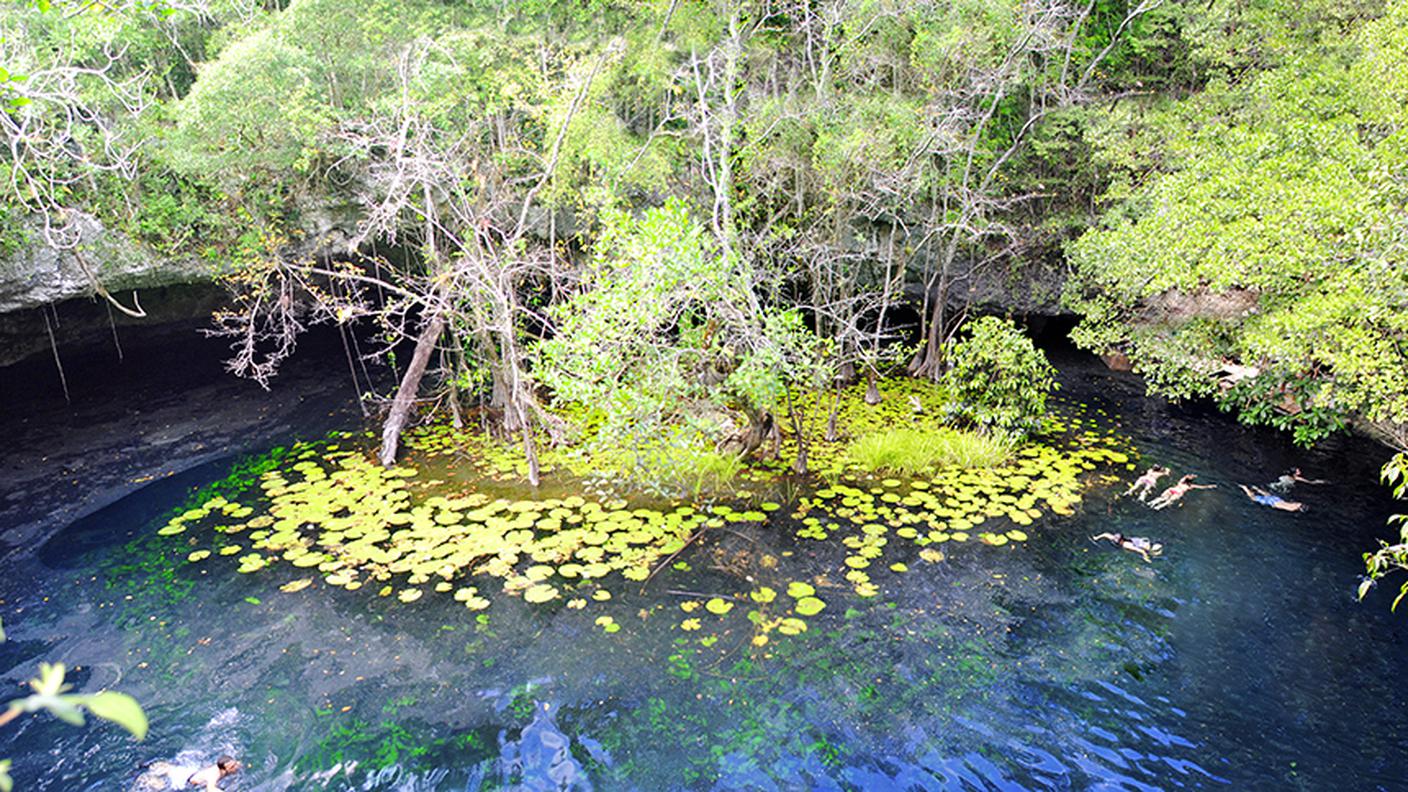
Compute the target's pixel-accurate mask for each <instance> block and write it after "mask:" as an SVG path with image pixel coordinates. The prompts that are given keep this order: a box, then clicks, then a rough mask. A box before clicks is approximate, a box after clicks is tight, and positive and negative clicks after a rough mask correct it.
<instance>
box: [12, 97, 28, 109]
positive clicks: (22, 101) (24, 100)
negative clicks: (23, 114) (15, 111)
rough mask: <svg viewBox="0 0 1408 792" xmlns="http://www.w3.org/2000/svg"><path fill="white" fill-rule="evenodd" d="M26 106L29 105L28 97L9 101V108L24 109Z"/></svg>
mask: <svg viewBox="0 0 1408 792" xmlns="http://www.w3.org/2000/svg"><path fill="white" fill-rule="evenodd" d="M27 104H30V99H29V97H28V96H16V97H15V98H14V99H11V100H10V106H11V107H24V106H25V105H27Z"/></svg>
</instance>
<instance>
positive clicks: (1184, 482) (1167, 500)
mask: <svg viewBox="0 0 1408 792" xmlns="http://www.w3.org/2000/svg"><path fill="white" fill-rule="evenodd" d="M1195 478H1197V476H1196V475H1194V474H1192V473H1189V474H1188V475H1186V476H1184V477H1183V478H1181V479H1179V480H1178V483H1177V484H1174V485H1173V486H1172V487H1169V488H1168V489H1166V490H1164V491H1163V492H1162V493H1160V494H1159V497H1157V498H1155V499H1153V500H1152V501H1149V508H1151V509H1167V508H1168V507H1170V506H1172V505H1173V504H1175V503H1177V502H1178V501H1179V500H1180V499H1182V498H1183V496H1184V495H1187V494H1188V493H1189V491H1191V490H1195V489H1217V485H1216V484H1194V483H1193V479H1195Z"/></svg>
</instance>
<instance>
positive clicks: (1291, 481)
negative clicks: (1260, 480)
mask: <svg viewBox="0 0 1408 792" xmlns="http://www.w3.org/2000/svg"><path fill="white" fill-rule="evenodd" d="M1329 483H1330V482H1328V481H1325V480H1324V479H1308V478H1306V477H1305V475H1304V474H1303V473H1301V470H1300V468H1291V469H1290V470H1288V471H1286V472H1285V473H1282V474H1281V476H1280V478H1278V479H1276V480H1275V481H1273V482H1271V483H1270V484H1267V485H1266V488H1267V489H1269V490H1271V491H1272V492H1276V493H1280V494H1282V495H1287V494H1289V493H1290V491H1291V489H1292V488H1294V487H1295V485H1297V484H1329Z"/></svg>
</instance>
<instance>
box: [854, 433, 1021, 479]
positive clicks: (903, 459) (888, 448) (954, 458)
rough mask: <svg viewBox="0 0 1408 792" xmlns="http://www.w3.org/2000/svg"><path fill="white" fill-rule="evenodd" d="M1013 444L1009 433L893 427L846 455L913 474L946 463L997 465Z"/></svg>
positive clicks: (867, 465)
mask: <svg viewBox="0 0 1408 792" xmlns="http://www.w3.org/2000/svg"><path fill="white" fill-rule="evenodd" d="M1013 445H1014V444H1013V443H1012V441H1011V440H1010V439H1008V438H1006V437H1002V436H994V435H981V434H978V433H976V432H965V431H962V430H958V429H948V428H944V427H940V428H937V429H929V430H921V429H890V430H888V431H885V432H880V433H877V434H868V435H865V436H863V437H861V438H859V439H857V440H855V441H854V442H852V443H851V444H850V445H849V446H848V447H847V448H846V455H847V456H848V457H849V458H850V459H852V460H854V461H855V462H857V463H858V464H859V465H860V467H861V468H863V469H864V470H868V471H877V470H886V471H890V472H894V473H903V474H906V475H913V474H916V473H922V472H925V471H928V470H932V469H934V468H936V467H940V466H943V465H953V466H956V467H990V466H992V465H997V464H999V463H1001V462H1002V461H1003V460H1005V459H1007V458H1008V457H1009V456H1011V454H1012V450H1013Z"/></svg>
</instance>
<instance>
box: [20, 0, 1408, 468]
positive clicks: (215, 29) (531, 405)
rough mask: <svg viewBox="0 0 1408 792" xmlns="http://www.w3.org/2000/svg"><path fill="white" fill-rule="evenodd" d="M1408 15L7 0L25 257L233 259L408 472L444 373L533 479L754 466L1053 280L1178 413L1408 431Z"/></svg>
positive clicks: (1357, 9) (1086, 342)
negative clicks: (1014, 297)
mask: <svg viewBox="0 0 1408 792" xmlns="http://www.w3.org/2000/svg"><path fill="white" fill-rule="evenodd" d="M1405 30H1408V3H1405V2H1401V1H1400V0H1392V1H1391V2H1387V3H1381V2H1375V1H1373V0H1366V1H1365V2H1353V3H1339V2H1328V1H1327V0H1326V1H1321V0H1316V1H1315V2H1307V3H1290V2H1283V1H1281V0H1251V1H1250V2H1231V1H1230V0H1212V2H1196V3H1193V2H1175V1H1173V0H1166V1H1163V2H1161V1H1160V0H1139V1H1138V2H1126V1H1125V0H1069V1H1067V0H926V1H921V2H898V0H827V1H824V2H807V1H803V0H775V1H772V2H768V1H766V0H652V1H650V2H635V1H634V0H632V1H630V2H625V1H622V2H612V1H610V0H592V1H591V2H567V1H565V0H528V1H525V2H488V0H480V1H479V2H466V3H448V2H436V1H435V0H413V1H412V2H387V1H383V0H377V1H376V2H365V3H361V2H359V3H346V2H336V0H292V1H291V2H278V1H277V0H267V1H266V2H258V1H257V0H174V1H171V2H167V1H165V0H150V1H148V0H129V1H128V2H117V3H104V4H98V3H88V2H81V1H79V0H73V1H71V2H15V1H14V0H11V1H10V2H6V3H5V4H4V5H3V6H0V67H3V68H0V103H3V106H4V110H3V112H0V129H3V134H4V142H5V144H6V145H5V147H4V150H5V155H4V159H3V161H0V172H3V176H4V179H3V182H4V185H5V187H4V189H5V191H6V195H7V201H6V202H5V205H4V206H3V208H2V209H0V211H3V215H0V249H3V250H6V251H14V250H17V249H20V248H22V247H24V246H26V245H36V244H43V245H49V246H52V247H58V248H63V249H68V250H72V251H73V252H74V254H75V255H76V256H77V258H78V260H79V261H80V262H83V261H84V258H83V257H82V255H81V251H82V248H83V245H82V244H81V239H82V237H81V234H80V233H79V229H80V228H81V222H80V221H81V219H82V218H84V217H94V218H97V219H98V220H100V221H101V222H102V223H103V224H104V225H105V226H107V227H108V228H109V229H112V230H114V231H117V232H120V233H123V234H125V235H128V236H130V237H132V238H134V239H138V240H140V241H141V242H142V243H144V244H146V245H148V246H149V247H150V248H151V249H152V250H153V251H154V253H155V254H159V255H167V256H195V257H199V258H200V259H202V260H204V261H205V262H207V263H208V266H209V267H210V269H211V271H212V272H214V273H218V274H219V276H220V277H222V278H223V279H224V280H225V281H226V282H227V283H228V284H229V286H230V289H231V292H232V303H231V307H230V309H229V310H227V311H224V312H222V313H221V314H219V315H218V316H217V317H216V327H217V329H218V331H219V332H222V333H224V334H226V335H228V336H229V337H230V339H231V342H232V345H233V356H232V360H231V368H232V370H234V371H236V372H237V373H240V374H244V375H248V376H252V377H255V378H257V379H259V380H261V381H266V380H268V379H269V378H270V377H272V376H274V374H275V373H276V371H277V366H278V364H279V362H280V361H281V360H283V359H284V358H286V357H287V355H288V354H289V353H290V352H291V350H292V349H293V347H294V344H295V343H296V340H297V337H298V334H299V333H300V332H301V331H302V330H303V329H304V328H306V327H307V326H308V325H310V324H311V323H317V322H332V323H337V324H339V325H353V326H356V327H359V328H361V331H362V332H371V333H372V334H373V335H374V336H375V337H376V338H377V339H378V340H379V342H380V344H381V347H380V350H379V351H376V352H373V354H379V355H380V356H381V357H382V358H383V359H385V360H388V361H390V362H392V363H393V365H394V367H395V371H396V374H397V386H396V388H395V389H394V392H393V393H389V394H386V399H385V400H384V401H385V403H386V404H387V406H388V413H387V419H386V424H385V426H386V430H385V434H384V444H383V449H382V455H383V458H384V460H385V461H387V462H388V463H389V462H390V461H391V460H393V459H394V458H395V456H396V449H397V439H398V436H399V432H400V430H401V428H402V427H403V426H404V425H405V424H406V423H407V421H409V420H410V419H411V414H412V409H413V402H414V399H415V398H416V397H417V395H423V394H424V393H426V392H428V391H431V390H434V391H436V392H437V393H439V394H440V396H441V398H443V399H444V400H445V401H444V403H445V404H446V405H447V406H448V407H449V408H450V409H452V410H455V411H456V415H457V418H458V410H459V409H460V407H461V404H462V403H468V400H469V399H472V398H474V397H482V398H483V401H484V403H486V404H487V405H488V406H489V407H490V408H491V409H492V411H493V414H494V415H495V416H497V419H498V423H499V426H500V428H501V429H502V430H503V431H504V432H506V433H508V434H509V435H511V436H514V437H518V438H521V440H522V442H523V443H524V446H525V450H526V452H527V454H528V456H529V458H530V459H531V458H533V457H534V444H535V443H539V442H559V441H561V440H563V439H564V438H566V437H569V436H571V435H572V434H573V433H574V432H575V431H576V430H577V429H578V428H580V427H579V426H576V425H575V424H580V423H583V422H589V423H592V425H594V426H598V427H606V429H607V431H606V432H605V434H606V435H608V436H610V437H611V438H612V439H613V440H614V441H616V442H624V443H631V442H634V441H635V438H638V437H639V436H641V435H642V434H655V435H658V434H659V433H661V432H672V433H681V434H680V436H682V437H692V438H695V439H696V440H697V442H698V443H700V444H701V447H702V446H703V445H707V444H710V443H712V444H714V445H715V447H718V448H725V447H726V448H730V449H732V450H734V451H736V452H738V453H742V454H747V453H749V452H751V451H753V450H755V449H756V448H758V447H759V445H760V444H761V443H762V442H763V441H764V439H765V437H766V435H767V434H768V433H770V432H776V431H777V427H776V425H775V424H774V415H775V414H777V413H778V412H779V409H780V407H781V406H782V405H783V404H784V403H785V402H786V401H787V399H789V398H790V397H791V394H792V393H793V390H794V389H816V388H819V387H823V388H824V387H826V386H827V384H828V383H830V382H832V381H834V380H835V379H836V378H837V377H842V378H850V377H854V376H856V375H857V374H858V373H859V374H862V375H864V374H867V373H870V374H874V373H876V372H878V371H881V370H884V369H893V368H897V367H905V368H907V369H908V371H909V373H911V374H915V375H918V376H923V377H928V378H930V379H933V380H935V381H940V380H943V379H944V377H945V373H946V372H947V371H948V370H949V369H950V368H951V366H952V361H951V360H950V359H949V358H950V355H949V354H947V352H948V350H950V349H952V345H953V341H954V340H955V339H956V338H959V337H961V336H962V335H964V334H965V331H964V329H963V328H964V325H965V322H966V320H967V319H968V318H969V315H970V314H971V313H974V311H975V308H976V306H973V305H971V300H970V295H971V292H972V287H973V284H974V283H975V282H976V281H977V280H979V279H982V278H985V277H986V278H989V279H992V278H996V279H997V280H999V281H1001V280H1002V279H1006V280H1007V282H1009V283H1014V284H1028V287H1031V286H1030V284H1038V283H1040V282H1041V281H1040V280H1039V279H1033V276H1032V273H1034V272H1048V271H1051V270H1053V269H1054V270H1055V271H1057V272H1058V273H1063V272H1068V273H1069V277H1068V278H1065V279H1064V280H1065V284H1064V295H1063V297H1062V302H1063V304H1064V305H1065V306H1066V308H1067V309H1069V310H1071V311H1073V312H1075V313H1076V314H1078V315H1079V316H1080V317H1081V323H1080V325H1079V327H1078V328H1077V330H1076V332H1075V334H1074V338H1075V340H1076V341H1077V343H1079V344H1080V345H1082V346H1084V347H1086V348H1089V349H1091V350H1093V351H1096V352H1099V353H1102V354H1122V355H1124V356H1127V357H1128V359H1129V360H1130V361H1131V363H1132V365H1133V367H1134V370H1135V371H1136V372H1138V373H1140V374H1142V375H1143V376H1144V377H1145V378H1146V380H1147V382H1148V384H1149V387H1150V389H1151V391H1154V392H1157V393H1161V394H1165V395H1169V396H1173V397H1193V396H1205V397H1215V398H1217V399H1218V400H1219V401H1220V402H1221V403H1223V404H1224V406H1226V407H1227V408H1229V409H1235V410H1237V411H1238V413H1239V414H1240V416H1241V417H1242V418H1243V419H1245V420H1247V421H1249V422H1259V423H1270V424H1273V425H1277V426H1281V427H1283V428H1287V429H1290V430H1292V431H1294V433H1295V436H1296V438H1297V439H1298V440H1299V441H1302V442H1305V443H1310V442H1314V441H1316V440H1318V439H1320V438H1322V437H1324V436H1326V435H1327V434H1328V433H1331V432H1333V431H1337V430H1340V429H1342V428H1344V427H1346V426H1347V425H1350V424H1358V425H1360V426H1363V427H1368V428H1372V429H1373V430H1374V431H1376V432H1377V433H1378V434H1379V436H1380V437H1381V438H1382V439H1384V440H1385V441H1386V442H1387V443H1389V444H1390V445H1391V446H1393V447H1395V448H1397V449H1400V450H1401V449H1403V448H1404V446H1405V444H1408V435H1405V433H1404V431H1403V428H1402V427H1403V425H1404V423H1405V421H1408V376H1406V375H1408V358H1406V357H1405V354H1404V350H1403V348H1402V343H1403V336H1404V332H1405V329H1406V328H1405V322H1408V319H1405V316H1408V312H1405V310H1404V308H1405V307H1408V306H1405V302H1408V288H1406V287H1408V283H1405V277H1404V274H1403V272H1404V270H1403V268H1402V266H1401V264H1402V259H1403V256H1404V246H1405V241H1408V221H1405V183H1404V179H1405V173H1406V172H1408V167H1405V166H1408V159H1406V158H1405V157H1408V154H1406V153H1405V152H1408V148H1405V145H1404V143H1405V137H1404V135H1405V129H1404V127H1405V121H1408V115H1406V114H1408V110H1405V107H1408V102H1405V100H1408V34H1405V32H1404V31H1405ZM83 266H84V267H85V269H87V270H90V272H89V275H90V277H91V279H92V281H93V285H94V289H95V290H96V291H97V292H98V293H99V294H102V295H104V296H105V297H106V298H107V299H109V300H110V301H112V303H113V304H114V305H115V306H116V307H118V308H121V309H123V310H129V311H136V310H139V309H136V308H135V307H133V306H126V305H124V304H123V303H122V302H121V301H120V300H118V299H117V298H115V297H112V296H110V295H107V294H106V292H105V291H104V289H103V285H102V271H101V269H102V267H101V262H99V261H90V262H86V263H84V264H83ZM1024 278H1026V279H1027V280H1024ZM1058 280H1061V279H1059V278H1058ZM906 305H907V306H909V309H910V310H911V311H912V312H913V313H914V314H915V315H917V316H918V323H919V326H918V327H916V328H905V327H904V326H903V323H902V322H900V321H898V319H897V317H898V316H899V313H900V308H901V306H906ZM999 346H1000V344H999ZM397 351H399V352H400V355H401V357H400V359H397V358H396V357H395V354H396V352H397ZM408 355H409V357H408ZM793 429H794V430H795V431H797V432H799V433H800V432H801V431H802V430H801V427H793ZM802 467H803V468H804V467H805V466H804V465H803V466H802ZM534 476H536V473H534Z"/></svg>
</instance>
